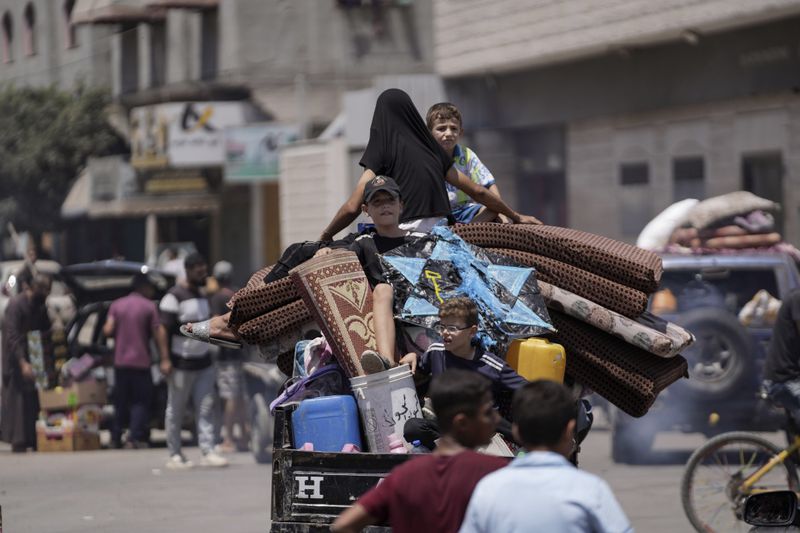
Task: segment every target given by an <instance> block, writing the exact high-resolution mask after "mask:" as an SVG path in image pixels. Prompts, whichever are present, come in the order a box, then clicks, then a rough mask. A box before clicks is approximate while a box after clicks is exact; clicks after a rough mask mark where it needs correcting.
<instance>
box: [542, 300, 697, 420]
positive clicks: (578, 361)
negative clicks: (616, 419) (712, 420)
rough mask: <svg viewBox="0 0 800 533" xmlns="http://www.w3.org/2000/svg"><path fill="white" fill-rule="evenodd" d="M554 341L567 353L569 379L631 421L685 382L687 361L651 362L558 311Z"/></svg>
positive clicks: (554, 316) (642, 353) (651, 358)
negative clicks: (668, 389) (662, 394)
mask: <svg viewBox="0 0 800 533" xmlns="http://www.w3.org/2000/svg"><path fill="white" fill-rule="evenodd" d="M550 318H551V319H552V320H553V324H554V325H555V326H556V327H557V328H558V334H556V335H555V336H554V337H553V340H554V341H555V342H558V343H559V344H561V345H562V346H564V349H565V350H566V351H567V374H568V375H569V376H571V377H572V378H574V379H575V380H576V381H578V382H579V383H582V384H583V385H585V386H587V387H589V388H590V389H592V390H594V391H595V392H597V393H598V394H600V395H601V396H603V397H604V398H605V399H607V400H608V401H609V402H611V403H613V404H614V405H616V406H617V407H619V408H620V409H622V410H623V411H625V412H626V413H628V414H629V415H631V416H634V417H640V416H644V415H645V414H646V413H647V411H648V410H649V409H650V407H651V406H652V405H653V402H655V400H656V397H657V396H658V394H659V393H660V392H661V391H662V390H664V389H665V388H666V387H668V386H669V385H671V384H672V383H674V382H675V381H677V380H679V379H680V378H682V377H688V366H687V363H686V359H684V358H683V357H681V356H680V355H676V356H675V357H670V358H666V359H665V358H662V357H654V356H653V355H652V354H649V353H647V352H645V351H644V350H641V349H639V348H636V347H635V346H633V345H630V344H628V343H626V342H624V341H622V340H620V339H617V338H616V337H612V336H611V335H608V334H606V333H603V332H601V331H599V330H598V329H597V328H595V327H593V326H590V325H588V324H584V323H583V322H581V321H579V320H576V319H574V318H571V317H569V316H567V315H565V314H562V313H559V312H558V311H555V310H551V313H550Z"/></svg>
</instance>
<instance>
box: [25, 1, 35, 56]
mask: <svg viewBox="0 0 800 533" xmlns="http://www.w3.org/2000/svg"><path fill="white" fill-rule="evenodd" d="M23 15H24V17H25V42H24V46H25V55H26V56H32V55H36V9H34V7H33V4H32V3H31V2H28V5H26V6H25V12H24V14H23Z"/></svg>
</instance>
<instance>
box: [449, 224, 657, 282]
mask: <svg viewBox="0 0 800 533" xmlns="http://www.w3.org/2000/svg"><path fill="white" fill-rule="evenodd" d="M453 231H454V232H455V233H457V234H458V235H459V236H460V237H461V238H462V239H464V240H465V241H467V242H468V243H470V244H474V245H477V246H482V247H485V248H509V249H512V250H520V251H523V252H530V253H535V254H538V255H543V256H545V257H549V258H551V259H556V260H558V261H561V262H563V263H567V264H570V265H572V266H574V267H577V268H580V269H581V270H586V271H588V272H592V273H594V274H597V275H599V276H602V277H604V278H606V279H610V280H612V281H616V282H617V283H621V284H622V285H627V286H628V287H632V288H634V289H637V290H639V291H642V292H644V293H647V294H650V293H652V292H655V291H656V290H657V289H658V284H659V282H660V281H661V274H662V272H663V267H662V265H661V258H660V257H658V255H656V254H654V253H653V252H649V251H647V250H643V249H641V248H637V247H636V246H632V245H630V244H627V243H624V242H620V241H615V240H614V239H609V238H608V237H603V236H600V235H594V234H592V233H587V232H585V231H579V230H574V229H569V228H561V227H557V226H543V225H533V224H494V223H484V224H458V225H456V226H454V227H453Z"/></svg>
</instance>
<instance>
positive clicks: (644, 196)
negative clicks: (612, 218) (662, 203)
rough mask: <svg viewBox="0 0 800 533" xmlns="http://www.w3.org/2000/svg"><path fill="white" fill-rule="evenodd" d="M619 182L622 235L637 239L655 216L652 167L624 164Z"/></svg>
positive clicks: (636, 163)
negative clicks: (651, 183) (651, 180)
mask: <svg viewBox="0 0 800 533" xmlns="http://www.w3.org/2000/svg"><path fill="white" fill-rule="evenodd" d="M619 182H620V185H621V187H620V193H619V194H620V197H619V198H620V202H619V203H620V216H621V220H620V222H621V226H622V227H621V229H622V235H623V237H626V238H635V237H636V236H637V235H639V232H640V231H642V228H644V227H645V225H646V224H647V223H648V222H650V219H651V218H652V216H653V200H652V194H651V190H650V165H649V164H648V163H646V162H630V163H622V164H621V165H620V166H619Z"/></svg>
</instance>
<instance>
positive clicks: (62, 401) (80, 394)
mask: <svg viewBox="0 0 800 533" xmlns="http://www.w3.org/2000/svg"><path fill="white" fill-rule="evenodd" d="M105 403H106V384H105V383H100V382H97V381H95V380H93V379H87V380H86V381H79V382H78V383H73V384H72V386H70V387H56V388H55V389H50V390H40V391H39V407H40V408H41V409H42V411H56V410H64V409H73V408H75V407H79V406H81V405H87V404H99V405H104V404H105Z"/></svg>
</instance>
